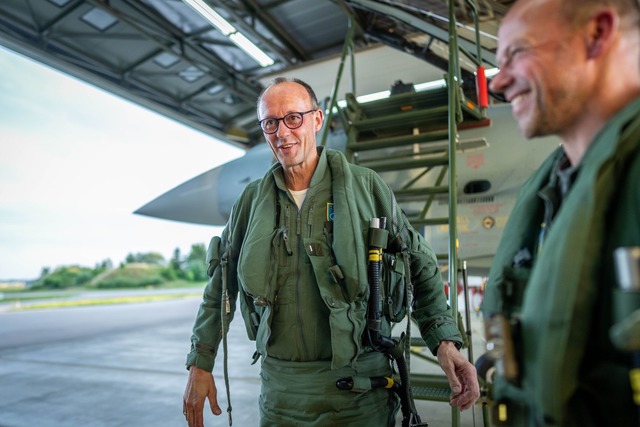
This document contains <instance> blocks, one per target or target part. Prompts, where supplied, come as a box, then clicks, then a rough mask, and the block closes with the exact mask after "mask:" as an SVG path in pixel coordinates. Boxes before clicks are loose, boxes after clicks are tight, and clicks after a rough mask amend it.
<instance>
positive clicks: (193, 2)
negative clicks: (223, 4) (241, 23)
mask: <svg viewBox="0 0 640 427" xmlns="http://www.w3.org/2000/svg"><path fill="white" fill-rule="evenodd" d="M182 1H184V2H185V3H186V4H188V5H189V6H191V7H192V8H193V10H195V11H196V12H198V13H199V14H200V15H202V17H203V18H205V19H206V20H207V21H209V22H210V23H211V25H213V26H214V27H216V28H217V29H218V31H220V32H221V33H222V34H224V35H225V36H228V35H229V34H231V33H235V32H236V28H235V27H234V26H233V25H231V24H230V23H229V22H227V20H226V19H224V18H223V17H222V16H220V14H218V12H216V11H215V10H213V9H212V8H211V6H209V5H208V4H206V3H205V2H204V1H203V0H182Z"/></svg>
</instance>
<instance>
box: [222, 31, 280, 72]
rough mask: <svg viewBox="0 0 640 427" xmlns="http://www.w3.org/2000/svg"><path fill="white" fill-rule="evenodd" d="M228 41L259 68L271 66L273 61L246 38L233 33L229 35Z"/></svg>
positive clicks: (240, 34)
mask: <svg viewBox="0 0 640 427" xmlns="http://www.w3.org/2000/svg"><path fill="white" fill-rule="evenodd" d="M229 39H230V40H231V41H232V42H233V43H234V44H235V45H236V46H238V47H239V48H240V49H242V50H244V51H245V53H246V54H247V55H249V56H250V57H252V58H253V59H255V60H256V62H257V63H258V64H260V66H261V67H268V66H269V65H273V62H274V61H273V59H271V58H270V57H269V55H267V54H266V53H264V52H263V51H262V50H260V48H259V47H258V46H256V45H255V44H253V43H252V42H251V40H249V39H248V38H246V37H245V36H244V34H242V33H237V32H236V33H233V34H230V35H229Z"/></svg>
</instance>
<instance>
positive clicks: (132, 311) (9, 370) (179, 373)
mask: <svg viewBox="0 0 640 427" xmlns="http://www.w3.org/2000/svg"><path fill="white" fill-rule="evenodd" d="M199 302H200V301H199V298H188V299H177V300H170V301H162V302H149V303H136V304H120V305H109V306H94V307H77V308H60V309H53V310H34V311H20V312H11V311H0V427H33V426H41V427H76V426H91V427H125V426H126V427H132V426H136V427H145V426H155V427H157V426H161V427H162V426H171V427H173V426H183V425H185V421H184V418H183V415H182V393H183V391H184V386H185V384H186V379H187V371H186V369H185V367H184V361H185V356H186V353H187V351H188V348H189V339H190V334H191V327H192V325H193V321H194V318H195V315H196V312H197V308H198V304H199ZM478 325H480V322H479V321H478V319H476V320H474V326H473V328H474V329H475V328H477V327H478ZM477 335H478V334H476V335H475V336H476V338H474V342H476V341H477V342H478V343H480V342H481V337H480V336H477ZM475 348H476V349H475V353H476V357H477V354H479V353H480V352H482V348H480V347H475ZM229 349H230V350H229V352H230V356H229V374H230V383H231V403H232V407H233V412H232V414H233V425H234V426H239V427H252V426H257V425H258V422H257V420H258V409H257V399H258V395H259V390H260V384H259V366H258V364H256V365H253V366H252V365H251V364H250V363H251V356H252V354H253V352H254V345H253V343H252V342H250V341H249V340H248V339H247V338H246V335H245V329H244V325H243V324H242V322H241V320H240V318H239V315H238V318H237V319H236V321H234V322H233V323H232V325H231V329H230V333H229ZM220 353H222V351H220ZM221 367H222V361H221V354H219V356H218V360H217V361H216V368H215V369H214V376H215V378H216V384H217V386H218V399H219V402H220V406H221V408H222V409H223V415H221V416H219V417H215V416H213V415H212V414H211V413H210V411H209V408H208V407H206V408H205V425H206V426H226V425H227V417H226V414H225V412H224V411H225V410H226V408H227V401H226V395H225V389H224V381H223V377H222V370H221ZM412 370H413V371H414V372H416V371H420V372H438V371H439V368H438V367H437V366H432V365H431V364H429V363H425V362H422V361H420V360H416V359H412ZM416 403H417V407H418V412H419V413H420V415H421V416H422V417H423V421H427V422H428V423H429V425H430V426H431V427H444V426H450V425H451V409H450V407H449V405H448V404H446V403H439V402H425V401H417V402H416ZM475 418H476V423H475V425H476V426H479V427H480V426H482V418H481V415H480V410H479V407H478V408H476V411H475ZM398 425H399V424H398ZM473 425H474V423H473V420H472V417H471V411H470V410H469V411H466V412H464V413H462V414H461V426H463V427H472V426H473Z"/></svg>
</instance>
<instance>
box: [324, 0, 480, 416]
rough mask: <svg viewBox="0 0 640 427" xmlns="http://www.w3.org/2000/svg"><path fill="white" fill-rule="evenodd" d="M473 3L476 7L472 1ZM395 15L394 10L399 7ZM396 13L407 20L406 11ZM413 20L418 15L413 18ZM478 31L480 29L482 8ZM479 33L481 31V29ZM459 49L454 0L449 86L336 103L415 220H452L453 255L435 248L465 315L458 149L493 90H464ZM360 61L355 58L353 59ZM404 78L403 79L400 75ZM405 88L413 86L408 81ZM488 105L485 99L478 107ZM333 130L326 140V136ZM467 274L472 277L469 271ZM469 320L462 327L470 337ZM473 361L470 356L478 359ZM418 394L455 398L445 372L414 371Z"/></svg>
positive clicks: (360, 155) (351, 141)
mask: <svg viewBox="0 0 640 427" xmlns="http://www.w3.org/2000/svg"><path fill="white" fill-rule="evenodd" d="M356 1H357V2H359V3H363V2H365V1H366V3H367V7H368V8H369V9H370V10H374V9H376V8H380V12H381V13H389V12H390V9H389V7H388V6H387V5H385V4H383V3H376V2H371V1H369V0H356ZM466 3H467V4H468V5H469V6H470V7H471V8H472V9H474V10H475V4H474V3H473V2H472V0H466ZM394 14H395V13H394ZM395 15H396V16H394V17H395V18H397V19H403V13H402V12H398V13H397V14H395ZM410 19H411V18H410ZM349 28H350V33H349V35H348V37H347V39H346V40H345V47H344V50H343V56H342V61H341V63H340V69H339V72H338V76H337V79H336V85H335V87H334V94H333V96H332V99H331V103H330V104H329V106H328V111H329V116H328V119H327V122H330V121H331V119H332V115H333V114H334V111H335V110H334V107H335V106H336V91H337V87H338V85H339V82H340V79H341V75H342V70H343V65H344V63H345V58H346V55H347V53H348V52H349V51H350V49H351V46H350V39H351V36H352V31H353V23H352V22H351V23H350V27H349ZM476 33H477V34H479V29H478V23H477V13H476ZM477 37H479V36H477ZM476 45H477V47H478V51H477V53H476V56H475V57H473V56H469V54H468V53H467V52H464V53H465V54H466V55H467V56H468V57H470V59H471V60H472V61H474V62H475V63H476V64H477V65H478V76H479V82H478V86H479V87H482V85H484V86H485V87H484V89H485V90H486V81H485V80H484V69H482V67H481V64H482V61H481V53H480V43H479V40H477V43H476ZM459 52H460V50H459V49H458V42H457V30H456V20H455V10H454V2H453V1H452V0H450V1H449V70H448V73H447V75H446V76H445V82H446V85H444V86H442V87H436V88H432V89H429V90H423V91H415V90H411V89H412V88H409V90H400V93H393V91H392V94H391V95H390V96H389V97H387V98H384V99H380V100H377V101H370V102H359V101H358V100H357V98H356V96H355V95H354V94H347V95H346V107H344V108H341V109H337V114H338V115H339V116H340V119H341V122H342V123H343V126H344V128H345V130H346V134H347V147H346V148H347V150H346V154H347V158H348V159H349V160H350V161H351V162H353V163H355V164H359V165H362V166H366V167H368V168H370V169H373V170H375V171H377V172H378V173H379V174H380V175H381V176H382V178H383V179H384V180H385V182H387V184H389V186H390V187H391V189H392V190H393V191H394V194H395V195H396V198H397V200H398V202H399V204H400V206H401V207H402V208H403V210H404V211H405V213H406V214H407V217H408V219H409V221H410V222H411V224H412V225H413V226H414V228H416V229H417V230H421V229H423V230H424V227H429V226H447V227H448V231H449V250H448V253H446V254H436V255H437V257H438V260H439V261H440V262H442V261H446V262H447V267H448V270H447V272H448V283H449V284H450V295H452V296H454V297H451V298H450V305H451V308H452V313H453V316H454V318H455V319H458V307H457V295H458V278H457V276H458V271H459V270H460V267H461V264H460V262H459V260H458V255H457V243H458V242H457V227H456V217H457V209H456V203H457V190H456V150H457V149H458V130H459V129H460V128H462V127H466V126H478V125H484V124H486V121H487V118H486V115H485V108H486V106H487V103H488V102H487V98H486V92H483V91H482V89H481V90H480V91H478V92H477V93H478V96H477V100H478V102H474V101H472V100H470V99H468V98H467V97H466V96H465V94H464V93H463V90H462V86H461V82H462V79H461V78H460V66H459ZM352 67H353V65H352ZM398 83H401V82H398ZM398 88H400V89H406V88H405V87H403V86H402V85H401V84H400V85H398ZM479 105H481V106H479ZM326 132H327V129H326V128H325V135H324V136H323V139H322V142H323V144H324V141H325V140H326ZM437 197H439V198H446V200H447V201H448V206H449V209H448V215H447V216H445V217H434V216H433V215H431V214H430V207H431V206H432V204H433V202H434V200H436V198H437ZM465 279H466V277H465ZM462 329H464V328H463V327H462V328H461V333H462V334H463V336H465V333H464V331H463V330H462ZM424 345H425V344H424V342H423V341H422V339H420V338H411V347H413V348H416V347H424ZM412 354H414V355H418V356H419V357H421V358H426V359H428V360H430V361H433V363H436V364H437V360H435V359H431V358H429V357H425V356H424V355H422V354H420V351H419V350H418V351H414V350H412ZM473 362H474V361H473V360H471V363H473ZM410 381H411V388H412V391H413V397H414V398H415V399H417V400H427V401H435V402H448V401H449V396H450V393H451V390H450V388H449V384H448V380H447V378H446V376H445V375H444V374H441V375H427V374H417V373H412V374H411V377H410ZM451 415H452V416H451V425H452V426H453V427H458V426H459V425H460V413H459V410H458V409H457V408H456V407H452V412H451Z"/></svg>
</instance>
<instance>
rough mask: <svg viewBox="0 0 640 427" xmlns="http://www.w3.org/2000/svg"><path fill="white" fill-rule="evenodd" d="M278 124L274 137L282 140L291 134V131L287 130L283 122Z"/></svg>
mask: <svg viewBox="0 0 640 427" xmlns="http://www.w3.org/2000/svg"><path fill="white" fill-rule="evenodd" d="M278 124H279V126H278V130H277V131H276V136H277V137H278V138H284V137H285V136H287V135H289V134H290V133H291V129H289V128H288V127H287V125H285V124H284V120H280V122H279V123H278Z"/></svg>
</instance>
